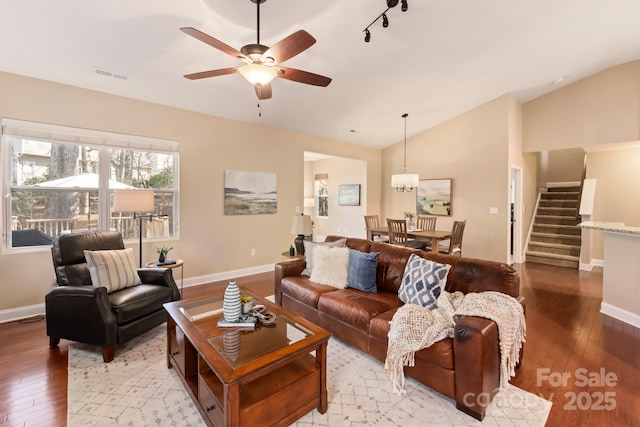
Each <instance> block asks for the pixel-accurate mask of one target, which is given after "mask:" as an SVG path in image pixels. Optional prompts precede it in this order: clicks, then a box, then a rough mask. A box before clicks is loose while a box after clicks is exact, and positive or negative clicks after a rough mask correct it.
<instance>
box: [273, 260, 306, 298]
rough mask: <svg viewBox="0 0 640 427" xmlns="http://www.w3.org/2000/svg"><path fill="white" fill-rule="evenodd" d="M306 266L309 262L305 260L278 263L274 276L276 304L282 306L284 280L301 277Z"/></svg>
mask: <svg viewBox="0 0 640 427" xmlns="http://www.w3.org/2000/svg"><path fill="white" fill-rule="evenodd" d="M306 266H307V262H306V261H305V260H304V259H297V260H295V261H286V262H279V263H276V265H275V274H274V276H275V298H276V304H278V305H282V287H281V283H282V279H283V278H284V277H287V276H299V275H301V274H302V272H303V271H304V269H305V267H306Z"/></svg>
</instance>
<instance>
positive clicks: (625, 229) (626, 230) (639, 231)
mask: <svg viewBox="0 0 640 427" xmlns="http://www.w3.org/2000/svg"><path fill="white" fill-rule="evenodd" d="M578 226H580V227H582V228H590V229H592V230H601V231H608V232H610V233H621V234H633V235H637V236H640V227H629V226H627V225H624V222H601V221H585V222H581V223H580V224H578Z"/></svg>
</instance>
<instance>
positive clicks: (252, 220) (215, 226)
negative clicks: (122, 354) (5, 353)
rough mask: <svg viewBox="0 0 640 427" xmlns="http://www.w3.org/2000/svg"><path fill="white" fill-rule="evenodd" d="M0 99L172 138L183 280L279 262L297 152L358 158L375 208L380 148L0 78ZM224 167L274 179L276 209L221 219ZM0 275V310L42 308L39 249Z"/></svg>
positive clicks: (148, 253) (0, 111)
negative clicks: (274, 176) (177, 155)
mask: <svg viewBox="0 0 640 427" xmlns="http://www.w3.org/2000/svg"><path fill="white" fill-rule="evenodd" d="M0 93H2V97H0V116H1V117H9V118H14V119H22V120H30V121H36V122H43V123H53V124H58V125H65V126H75V127H80V128H89V129H97V130H103V131H109V132H119V133H125V134H133V135H142V136H148V137H157V138H163V139H171V140H177V141H179V142H180V192H179V196H180V224H179V230H180V235H179V240H177V241H171V242H170V245H171V246H174V247H175V249H174V250H173V251H172V254H174V255H175V256H176V257H179V258H182V259H184V260H185V270H184V271H185V277H186V278H190V277H199V276H206V275H210V274H214V273H220V272H228V271H232V270H237V269H243V268H250V267H254V266H261V265H267V264H270V263H273V262H275V261H279V260H280V253H281V252H282V251H285V250H287V249H288V248H289V245H290V243H291V241H292V238H293V237H292V236H291V235H290V234H289V229H290V227H291V216H292V214H293V213H295V208H296V206H300V207H302V202H303V197H304V192H305V190H304V180H303V179H302V177H303V176H304V161H303V153H304V151H316V152H324V153H327V154H332V155H336V156H341V157H347V158H352V159H360V160H364V161H366V162H367V181H366V186H365V187H364V188H366V198H367V200H369V201H370V202H371V201H374V203H379V202H377V200H379V198H380V159H381V157H380V151H379V150H372V149H367V148H363V147H359V146H355V145H348V144H343V143H338V142H335V141H331V140H327V139H323V138H318V137H314V136H310V135H304V134H300V133H294V132H289V131H284V130H278V129H273V128H267V127H264V126H257V125H252V124H247V123H242V122H237V121H232V120H226V119H221V118H216V117H211V116H207V115H204V114H198V113H193V112H189V111H185V110H179V109H175V108H169V107H165V106H161V105H157V104H151V103H147V102H141V101H136V100H132V99H128V98H122V97H117V96H112V95H107V94H103V93H98V92H93V91H89V90H85V89H80V88H75V87H71V86H65V85H61V84H56V83H51V82H46V81H42V80H36V79H31V78H28V77H22V76H16V75H12V74H6V73H0ZM247 108H251V106H247ZM225 169H238V170H253V171H262V172H273V173H276V174H277V183H278V184H277V185H278V213H277V214H275V215H238V216H225V215H224V214H223V184H224V183H223V181H224V170H225ZM3 212H4V210H3ZM160 243H162V242H153V243H151V242H147V243H144V244H143V258H144V259H153V258H155V252H154V247H155V246H158V244H160ZM251 249H256V256H250V252H251ZM0 270H1V271H2V283H1V284H0V310H3V309H10V308H16V307H23V306H29V305H35V304H42V303H43V302H44V295H45V294H46V293H47V291H48V290H49V289H50V287H51V282H52V277H53V268H52V265H51V255H50V252H49V251H48V250H42V251H39V252H28V253H11V254H6V253H2V254H0Z"/></svg>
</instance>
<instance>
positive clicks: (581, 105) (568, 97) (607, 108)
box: [523, 61, 640, 152]
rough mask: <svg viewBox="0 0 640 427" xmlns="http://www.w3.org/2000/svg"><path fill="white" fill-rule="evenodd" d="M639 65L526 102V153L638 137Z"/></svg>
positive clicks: (631, 65) (637, 63) (615, 68)
mask: <svg viewBox="0 0 640 427" xmlns="http://www.w3.org/2000/svg"><path fill="white" fill-rule="evenodd" d="M638 94H640V61H635V62H630V63H627V64H623V65H619V66H616V67H612V68H609V69H607V70H605V71H602V72H600V73H598V74H595V75H593V76H591V77H587V78H585V79H583V80H580V81H578V82H575V83H573V84H571V85H568V86H566V87H564V88H561V89H558V90H556V91H554V92H552V93H550V94H547V95H545V96H542V97H540V98H537V99H534V100H533V101H530V102H528V103H526V104H524V127H523V137H524V140H523V150H524V151H525V152H535V151H545V150H558V149H564V148H578V147H583V148H586V147H589V146H595V145H600V144H608V143H611V142H627V141H636V140H638V139H640V120H639V119H638V118H639V117H640V96H638Z"/></svg>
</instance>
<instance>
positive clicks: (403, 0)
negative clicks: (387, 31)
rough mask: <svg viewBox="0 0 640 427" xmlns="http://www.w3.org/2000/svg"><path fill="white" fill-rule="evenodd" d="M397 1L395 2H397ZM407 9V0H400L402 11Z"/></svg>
mask: <svg viewBox="0 0 640 427" xmlns="http://www.w3.org/2000/svg"><path fill="white" fill-rule="evenodd" d="M397 3H398V2H396V4H397ZM408 9H409V5H408V4H407V0H402V11H403V12H406V11H407V10H408Z"/></svg>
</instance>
